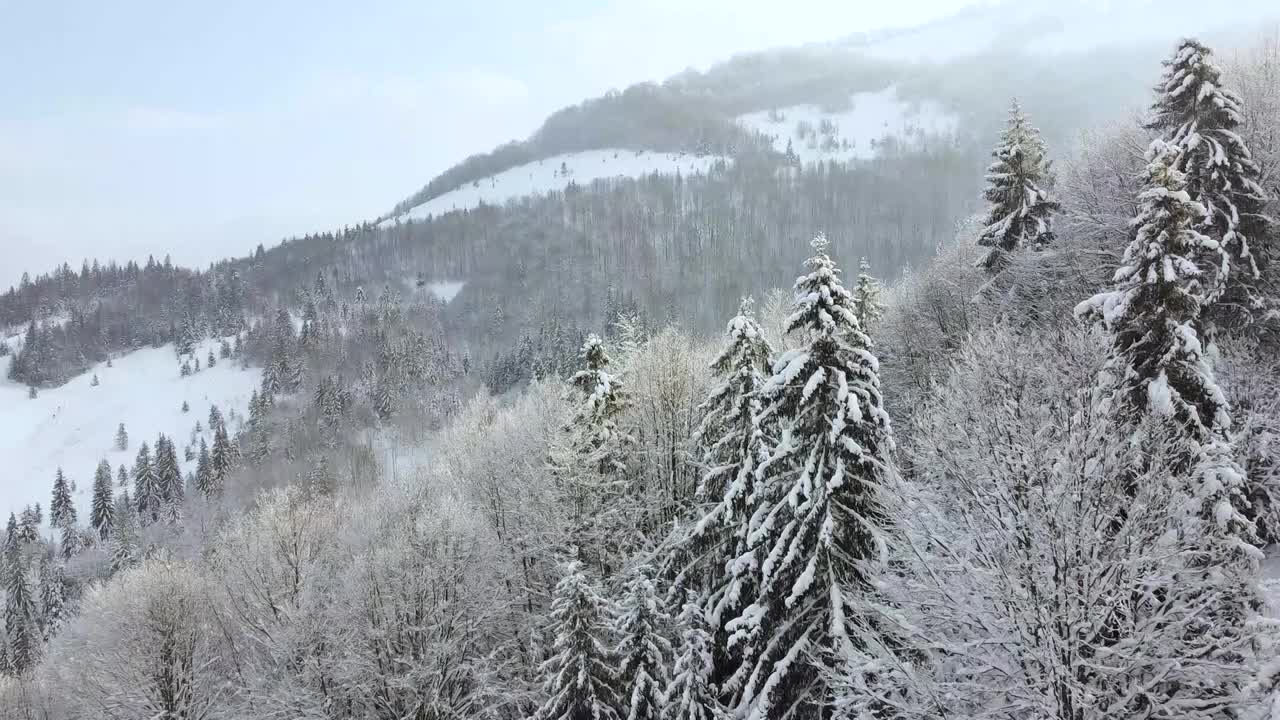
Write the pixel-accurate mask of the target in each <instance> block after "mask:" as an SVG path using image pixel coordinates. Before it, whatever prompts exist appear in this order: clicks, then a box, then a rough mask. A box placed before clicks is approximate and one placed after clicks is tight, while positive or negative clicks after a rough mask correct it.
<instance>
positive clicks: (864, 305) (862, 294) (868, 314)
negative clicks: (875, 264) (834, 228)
mask: <svg viewBox="0 0 1280 720" xmlns="http://www.w3.org/2000/svg"><path fill="white" fill-rule="evenodd" d="M882 293H883V289H882V287H881V285H880V281H879V280H876V279H875V278H874V277H872V276H871V264H870V263H868V262H867V259H866V258H863V259H862V262H861V263H859V265H858V284H857V285H855V286H854V287H853V314H854V315H855V316H857V318H858V325H859V326H861V327H862V330H863V332H871V328H872V326H873V325H875V324H876V322H877V321H878V320H880V318H881V317H882V316H883V315H884V301H883V300H882V299H881V297H880V296H881V294H882Z"/></svg>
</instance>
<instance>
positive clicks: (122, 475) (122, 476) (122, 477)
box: [116, 463, 129, 488]
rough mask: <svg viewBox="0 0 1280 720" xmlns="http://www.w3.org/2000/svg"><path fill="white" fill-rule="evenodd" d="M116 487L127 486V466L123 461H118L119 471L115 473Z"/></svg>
mask: <svg viewBox="0 0 1280 720" xmlns="http://www.w3.org/2000/svg"><path fill="white" fill-rule="evenodd" d="M116 487H119V488H127V487H129V466H128V465H126V464H124V463H120V472H118V473H116Z"/></svg>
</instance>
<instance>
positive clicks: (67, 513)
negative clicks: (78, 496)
mask: <svg viewBox="0 0 1280 720" xmlns="http://www.w3.org/2000/svg"><path fill="white" fill-rule="evenodd" d="M49 522H51V523H53V526H54V527H56V528H62V527H66V526H68V525H75V523H76V506H75V503H74V502H72V500H71V488H70V486H69V485H68V484H67V478H66V476H65V475H63V474H62V468H58V472H57V474H56V475H55V476H54V478H53V498H52V500H50V501H49Z"/></svg>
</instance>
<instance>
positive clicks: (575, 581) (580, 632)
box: [534, 561, 619, 720]
mask: <svg viewBox="0 0 1280 720" xmlns="http://www.w3.org/2000/svg"><path fill="white" fill-rule="evenodd" d="M605 607H606V606H605V601H604V599H603V598H602V597H601V596H600V593H599V591H598V590H597V589H596V587H595V585H594V584H593V583H592V581H591V579H590V578H589V577H588V576H587V574H586V571H585V570H584V569H583V567H582V565H581V563H579V562H577V561H574V562H571V563H569V564H568V565H567V566H566V567H565V572H564V577H563V578H561V580H560V582H559V583H557V584H556V589H555V595H554V597H553V598H552V602H551V628H550V629H551V632H552V633H553V634H554V635H555V639H554V641H553V642H552V646H551V652H552V655H551V657H550V658H548V659H547V660H546V661H545V662H544V663H542V667H541V673H542V676H543V678H544V679H543V684H542V691H543V694H544V695H545V696H546V699H545V700H544V701H543V704H542V706H541V707H540V708H538V710H537V712H536V713H535V714H534V720H619V714H618V708H619V697H618V689H617V685H618V677H617V673H616V671H615V669H614V667H613V653H611V652H610V650H609V647H608V645H607V644H606V638H605V631H606V623H605Z"/></svg>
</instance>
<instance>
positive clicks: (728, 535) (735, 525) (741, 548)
mask: <svg viewBox="0 0 1280 720" xmlns="http://www.w3.org/2000/svg"><path fill="white" fill-rule="evenodd" d="M752 304H753V303H752V301H751V299H750V298H746V299H744V300H743V301H742V305H741V306H740V308H739V310H738V315H737V316H735V317H734V318H733V319H732V320H730V321H729V325H728V329H727V330H726V335H727V336H728V338H729V342H728V344H727V345H726V346H725V348H724V350H722V351H721V353H720V355H719V356H718V357H717V358H716V359H715V360H714V361H713V362H712V363H711V368H712V371H713V372H714V373H715V378H716V384H715V385H714V386H713V387H712V390H711V392H710V394H709V395H708V397H707V399H706V400H705V401H704V402H703V403H702V405H701V406H700V407H699V408H698V409H699V412H700V413H701V415H702V420H701V422H700V424H699V426H698V429H697V430H696V431H695V433H694V442H695V444H696V445H697V446H698V447H699V448H700V449H701V451H702V466H703V467H704V468H705V471H704V473H703V476H702V479H701V481H700V482H699V484H698V489H697V492H696V493H695V499H696V500H697V502H698V503H699V505H701V506H703V507H707V508H709V509H707V510H706V511H705V512H704V514H703V515H702V517H701V519H699V520H698V522H697V523H695V524H694V526H693V532H692V533H691V536H690V542H689V543H687V545H688V548H687V550H688V552H689V553H690V554H692V556H693V562H694V563H695V565H697V566H700V567H701V568H702V572H701V573H700V574H699V576H697V577H687V578H685V580H684V582H692V583H696V586H698V587H704V588H705V589H706V591H707V592H706V600H707V603H708V606H707V613H708V617H709V618H711V621H712V623H713V624H714V625H715V627H716V630H717V633H719V634H720V637H719V638H718V642H717V643H716V644H715V647H716V648H717V651H718V652H717V655H716V680H717V681H719V680H720V679H722V678H723V677H724V676H725V675H726V674H727V673H728V672H729V670H730V668H731V666H732V659H731V658H729V657H728V656H727V655H726V653H725V650H726V649H727V636H726V635H725V634H724V629H723V628H724V621H725V620H728V619H730V618H733V617H737V615H738V613H739V612H740V611H741V610H742V605H743V601H744V600H746V601H748V602H749V601H750V598H749V595H750V594H751V592H753V588H754V587H755V582H754V576H755V572H756V570H757V568H756V567H755V566H753V565H752V564H750V563H746V562H741V563H740V562H737V560H738V559H739V558H740V557H743V556H744V555H746V554H747V551H748V544H747V537H748V533H749V531H750V528H749V522H748V521H749V519H750V518H751V514H752V509H753V508H752V504H751V498H752V496H753V495H754V490H755V470H756V467H757V466H758V465H759V463H760V461H761V459H762V458H763V453H764V452H765V449H766V447H765V440H764V436H763V433H762V432H761V431H760V428H759V426H757V425H756V422H755V421H756V416H757V415H759V413H760V410H761V406H760V398H759V390H760V386H761V385H762V384H763V382H764V379H765V375H766V373H767V372H768V369H769V364H770V363H771V362H772V357H773V349H772V348H771V347H769V343H768V341H767V340H765V339H764V335H763V333H762V332H761V331H760V327H759V325H757V324H756V321H755V314H754V311H753V309H752Z"/></svg>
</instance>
